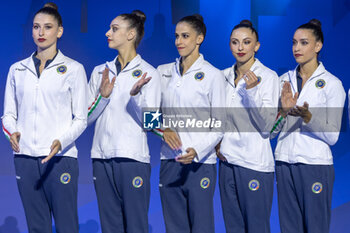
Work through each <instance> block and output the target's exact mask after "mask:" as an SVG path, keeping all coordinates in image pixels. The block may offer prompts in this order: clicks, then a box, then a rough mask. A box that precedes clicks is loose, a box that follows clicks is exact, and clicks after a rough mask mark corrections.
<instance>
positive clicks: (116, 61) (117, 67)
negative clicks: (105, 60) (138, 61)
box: [115, 58, 130, 75]
mask: <svg viewBox="0 0 350 233" xmlns="http://www.w3.org/2000/svg"><path fill="white" fill-rule="evenodd" d="M129 63H130V62H128V63H126V65H125V67H124V69H125V68H126V67H127V66H128V65H129ZM115 68H116V69H117V75H118V74H119V73H120V72H121V71H122V64H120V62H119V60H118V58H117V59H115Z"/></svg>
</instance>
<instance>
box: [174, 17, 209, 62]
mask: <svg viewBox="0 0 350 233" xmlns="http://www.w3.org/2000/svg"><path fill="white" fill-rule="evenodd" d="M203 39H204V36H203V35H202V34H198V32H197V31H196V30H195V29H194V28H193V27H192V26H191V25H190V24H188V23H186V22H179V23H178V24H177V25H176V29H175V46H176V48H177V51H178V52H179V55H180V56H181V57H188V56H190V55H192V54H193V53H196V54H197V53H199V47H200V45H201V43H202V42H203Z"/></svg>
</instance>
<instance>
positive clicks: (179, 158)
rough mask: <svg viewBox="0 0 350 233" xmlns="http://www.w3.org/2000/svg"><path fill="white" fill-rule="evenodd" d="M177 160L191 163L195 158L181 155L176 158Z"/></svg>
mask: <svg viewBox="0 0 350 233" xmlns="http://www.w3.org/2000/svg"><path fill="white" fill-rule="evenodd" d="M175 160H176V162H179V163H183V164H189V163H192V160H193V158H191V157H188V156H186V155H180V156H177V157H176V158H175Z"/></svg>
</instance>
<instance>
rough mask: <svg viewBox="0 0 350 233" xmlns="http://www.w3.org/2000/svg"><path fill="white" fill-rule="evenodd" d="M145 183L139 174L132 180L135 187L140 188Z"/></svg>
mask: <svg viewBox="0 0 350 233" xmlns="http://www.w3.org/2000/svg"><path fill="white" fill-rule="evenodd" d="M142 184H143V180H142V178H141V177H139V176H136V177H135V178H134V179H133V180H132V185H133V186H134V187H135V188H140V187H141V186H142Z"/></svg>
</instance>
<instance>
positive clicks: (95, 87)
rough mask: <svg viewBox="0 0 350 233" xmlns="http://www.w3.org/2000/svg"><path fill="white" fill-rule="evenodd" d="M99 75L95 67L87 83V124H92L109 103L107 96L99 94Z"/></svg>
mask: <svg viewBox="0 0 350 233" xmlns="http://www.w3.org/2000/svg"><path fill="white" fill-rule="evenodd" d="M100 76H101V75H100V74H99V73H98V69H97V68H96V67H95V69H94V70H93V71H92V73H91V78H90V81H89V84H88V106H89V107H88V125H90V124H92V123H93V122H94V121H95V120H96V119H97V118H98V117H99V116H100V115H101V113H102V112H103V110H104V109H105V107H106V106H107V105H108V103H109V98H104V97H102V96H101V94H100V90H99V88H100V85H101V78H100Z"/></svg>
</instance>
